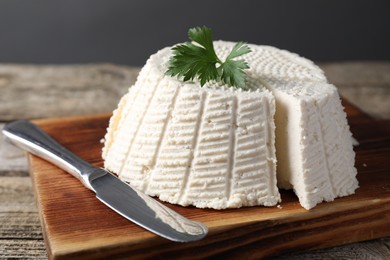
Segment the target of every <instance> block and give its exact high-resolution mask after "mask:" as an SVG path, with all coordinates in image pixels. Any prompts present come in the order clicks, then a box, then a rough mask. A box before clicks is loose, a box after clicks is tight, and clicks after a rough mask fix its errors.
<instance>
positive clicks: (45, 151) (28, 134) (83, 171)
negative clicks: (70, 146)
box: [3, 120, 94, 191]
mask: <svg viewBox="0 0 390 260" xmlns="http://www.w3.org/2000/svg"><path fill="white" fill-rule="evenodd" d="M3 134H4V135H5V136H6V137H7V139H8V141H10V142H11V143H13V144H15V145H16V146H18V147H20V148H22V149H24V150H26V151H28V152H30V153H32V154H34V155H37V156H39V157H41V158H43V159H45V160H47V161H49V162H51V163H53V164H55V165H57V166H58V167H60V168H61V169H63V170H65V171H67V172H68V173H70V174H72V175H73V176H74V177H76V178H77V179H79V180H80V181H81V182H82V183H83V184H84V185H85V186H86V187H87V188H89V189H91V190H92V191H94V189H93V188H92V187H91V186H90V185H89V180H90V178H91V175H92V173H93V172H94V171H93V170H94V167H93V166H92V165H91V164H89V163H87V162H86V161H84V160H82V159H81V158H80V157H78V156H77V155H75V154H74V153H72V152H70V151H69V150H67V149H66V148H65V147H63V146H61V145H60V144H59V143H57V142H56V141H55V140H54V139H53V138H51V137H50V136H49V135H48V134H47V133H45V132H44V131H43V130H42V129H41V128H39V127H38V126H37V125H35V124H33V123H31V122H30V121H26V120H19V121H15V122H12V123H9V124H7V125H5V127H4V129H3Z"/></svg>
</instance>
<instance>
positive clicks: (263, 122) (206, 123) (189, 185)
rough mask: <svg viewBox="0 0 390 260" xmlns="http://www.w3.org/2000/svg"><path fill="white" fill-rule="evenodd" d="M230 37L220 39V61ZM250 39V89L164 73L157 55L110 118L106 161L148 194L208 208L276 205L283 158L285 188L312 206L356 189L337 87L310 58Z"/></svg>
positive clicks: (163, 54)
mask: <svg viewBox="0 0 390 260" xmlns="http://www.w3.org/2000/svg"><path fill="white" fill-rule="evenodd" d="M233 45H234V43H231V42H223V41H217V42H214V47H215V50H216V53H217V55H218V56H219V57H220V58H221V59H222V60H224V59H225V57H226V56H227V55H228V53H229V52H230V51H231V49H232V47H233ZM249 47H250V48H251V50H252V52H250V53H248V54H246V55H244V56H242V57H243V59H245V60H246V61H247V62H248V64H249V66H250V69H249V70H248V72H247V74H248V89H249V90H248V91H241V90H237V89H232V88H227V87H226V86H223V85H217V84H208V85H207V84H206V86H204V87H203V88H201V87H200V85H199V83H197V82H193V83H183V82H181V81H180V80H178V79H176V78H172V77H169V76H166V75H165V71H166V68H167V62H168V60H169V57H170V56H171V50H170V48H165V49H163V50H161V51H159V52H157V53H156V54H154V55H152V56H151V57H150V59H149V60H148V61H147V63H146V65H145V66H144V67H143V68H142V70H141V72H140V74H139V76H138V79H137V81H136V83H135V85H134V86H133V87H131V88H130V89H129V92H128V93H127V94H126V95H124V96H123V97H122V99H121V101H120V103H119V105H118V108H117V109H116V110H115V111H114V113H113V116H112V118H111V119H110V125H109V128H108V129H107V134H106V136H105V145H104V148H103V158H104V160H105V162H104V163H105V167H106V168H107V169H108V170H110V171H112V172H114V173H116V174H117V175H118V176H119V178H121V179H122V180H124V181H126V182H129V183H130V184H131V185H132V186H134V187H136V188H138V189H139V190H142V191H143V192H145V193H146V194H148V195H151V196H157V197H159V198H160V199H161V200H163V201H168V202H170V203H174V204H180V205H184V206H187V205H194V206H196V207H201V208H204V207H208V208H215V209H224V208H237V207H242V206H255V205H264V206H274V205H276V204H277V203H278V202H280V195H279V192H278V189H277V182H276V158H277V159H278V166H277V167H278V169H277V180H278V185H279V187H281V188H286V189H290V188H293V189H294V191H295V193H296V194H297V196H298V198H299V201H300V203H301V205H302V206H303V207H305V208H306V209H310V208H312V207H314V206H315V205H316V204H317V203H319V202H321V201H324V200H325V201H330V200H333V199H334V198H336V197H340V196H345V195H349V194H352V193H353V192H354V191H355V189H356V188H357V187H358V183H357V180H356V177H355V176H356V169H355V168H354V152H353V150H352V143H351V134H350V131H349V127H348V124H347V121H346V116H345V113H344V111H343V108H342V105H341V102H340V98H339V96H338V93H337V90H336V88H335V87H334V86H332V85H330V84H328V83H327V81H326V78H325V76H324V74H323V72H322V71H321V70H320V69H319V68H318V67H317V66H315V65H314V64H313V63H312V62H311V61H308V60H306V59H304V58H301V57H299V56H298V55H296V54H292V53H290V52H287V51H283V50H279V49H276V48H274V47H270V46H257V45H249ZM275 100H276V101H275ZM275 124H276V131H275ZM275 139H276V144H275ZM275 145H276V149H275Z"/></svg>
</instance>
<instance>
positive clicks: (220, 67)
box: [167, 26, 251, 88]
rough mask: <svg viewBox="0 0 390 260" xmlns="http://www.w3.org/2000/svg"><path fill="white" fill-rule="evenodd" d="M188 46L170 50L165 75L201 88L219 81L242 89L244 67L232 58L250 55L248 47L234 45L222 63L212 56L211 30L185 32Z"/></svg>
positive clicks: (244, 63)
mask: <svg viewBox="0 0 390 260" xmlns="http://www.w3.org/2000/svg"><path fill="white" fill-rule="evenodd" d="M188 37H189V38H190V40H191V42H186V43H184V44H179V45H176V46H175V47H173V48H172V51H173V56H172V57H171V58H170V60H169V65H168V70H167V74H168V75H170V76H172V77H174V76H178V77H182V80H183V81H188V80H194V79H197V80H198V81H199V82H200V85H201V86H203V85H204V84H206V82H208V81H222V82H223V83H225V84H227V85H230V86H233V87H241V88H243V87H245V83H246V74H245V71H244V70H245V69H248V68H249V66H248V63H246V62H245V61H244V60H236V59H235V58H237V57H239V56H242V55H244V54H246V53H249V52H251V50H250V48H249V47H248V45H246V44H245V43H243V42H238V43H236V44H235V45H234V47H233V49H232V51H231V52H230V54H229V55H228V56H227V58H226V60H225V61H224V62H222V61H221V60H220V59H219V58H218V56H217V54H216V53H215V50H214V46H213V40H212V30H211V29H210V28H207V27H205V26H203V27H195V28H191V29H189V30H188Z"/></svg>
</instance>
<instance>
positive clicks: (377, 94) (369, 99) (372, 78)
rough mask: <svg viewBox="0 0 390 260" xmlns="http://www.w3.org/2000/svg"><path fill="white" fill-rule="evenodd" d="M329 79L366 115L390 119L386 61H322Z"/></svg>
mask: <svg viewBox="0 0 390 260" xmlns="http://www.w3.org/2000/svg"><path fill="white" fill-rule="evenodd" d="M320 67H321V68H322V69H323V70H324V71H325V75H326V76H327V78H328V80H329V82H331V83H332V84H334V85H336V86H337V88H338V89H339V92H340V94H341V95H342V96H343V97H345V98H346V99H348V100H349V101H350V102H351V103H353V104H354V105H356V106H358V107H359V108H360V109H362V110H363V111H364V112H366V113H367V114H369V115H371V116H372V117H374V118H378V119H389V118H390V62H344V63H324V64H320Z"/></svg>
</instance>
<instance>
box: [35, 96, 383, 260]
mask: <svg viewBox="0 0 390 260" xmlns="http://www.w3.org/2000/svg"><path fill="white" fill-rule="evenodd" d="M344 105H345V106H346V111H347V114H348V119H349V122H350V125H351V130H352V132H353V135H354V137H355V138H356V139H357V140H358V141H359V143H360V145H359V146H357V147H356V148H355V150H356V153H357V155H356V167H357V169H358V179H359V182H360V188H359V189H358V190H357V192H356V194H355V195H352V196H348V197H344V198H338V199H336V200H335V201H334V202H330V203H322V204H319V205H318V206H317V207H315V208H314V209H312V210H310V211H307V210H305V209H303V208H302V207H301V206H300V205H299V203H298V199H297V198H296V197H295V195H294V194H293V192H291V191H281V196H282V201H283V202H282V203H280V205H279V206H278V207H271V208H266V207H251V208H241V209H232V210H222V211H217V210H211V209H197V208H193V207H187V208H184V207H181V206H175V205H170V204H166V205H167V206H169V207H170V208H172V209H174V210H176V211H178V212H179V213H181V214H183V215H184V216H186V217H188V218H190V219H193V220H198V221H202V222H204V223H206V224H207V225H208V227H209V234H208V236H207V237H206V238H205V239H203V240H201V241H197V242H192V243H184V244H183V243H175V242H171V241H168V240H165V239H163V238H160V237H158V236H156V235H154V234H152V233H149V232H147V231H145V230H143V229H142V228H140V227H138V226H136V225H134V224H133V223H131V222H129V221H127V220H126V219H124V218H122V217H121V216H119V215H118V214H116V213H114V212H113V211H112V210H110V209H109V208H107V207H106V206H105V205H103V204H102V203H100V202H99V201H98V200H97V199H96V198H95V196H94V194H93V193H92V192H91V191H89V190H88V189H86V188H85V187H84V186H83V185H82V184H81V183H80V182H79V181H78V180H76V179H75V178H74V177H72V176H71V175H69V174H67V173H65V172H64V171H62V170H61V169H59V168H57V167H55V166H54V165H52V164H50V163H48V162H46V161H44V160H41V159H39V158H38V157H35V156H33V155H30V156H29V160H30V168H31V177H32V180H33V186H34V191H35V196H36V202H37V206H38V210H39V214H40V219H41V224H42V229H43V233H44V238H45V243H46V247H47V251H48V256H49V257H50V258H51V259H77V258H107V257H117V258H122V257H123V258H135V257H142V258H152V257H161V258H173V257H174V258H191V259H192V258H204V257H212V256H219V257H223V258H240V259H243V258H261V257H268V256H272V255H277V254H282V253H286V252H290V251H297V250H307V249H317V248H325V247H331V246H336V245H341V244H346V243H351V242H357V241H363V240H369V239H374V238H379V237H385V236H389V235H390V228H389V224H390V121H374V120H373V119H371V118H369V117H367V116H366V115H365V114H363V113H362V112H361V111H359V110H358V109H356V108H355V107H353V106H351V105H350V104H349V103H347V102H345V101H344ZM109 116H110V115H108V114H107V115H93V116H83V117H72V118H58V119H47V120H38V121H35V123H37V124H38V125H40V126H41V127H42V128H43V129H45V130H46V131H47V132H48V133H49V134H50V135H51V136H52V137H53V138H54V139H56V140H57V141H58V142H59V143H61V144H62V145H64V146H65V147H67V148H68V149H69V150H71V151H73V152H74V153H76V154H77V155H79V156H80V157H81V158H83V159H85V160H87V161H89V162H91V163H92V164H94V165H97V166H102V159H101V148H102V143H101V139H102V138H103V136H104V134H105V129H106V127H107V124H108V119H109Z"/></svg>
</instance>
